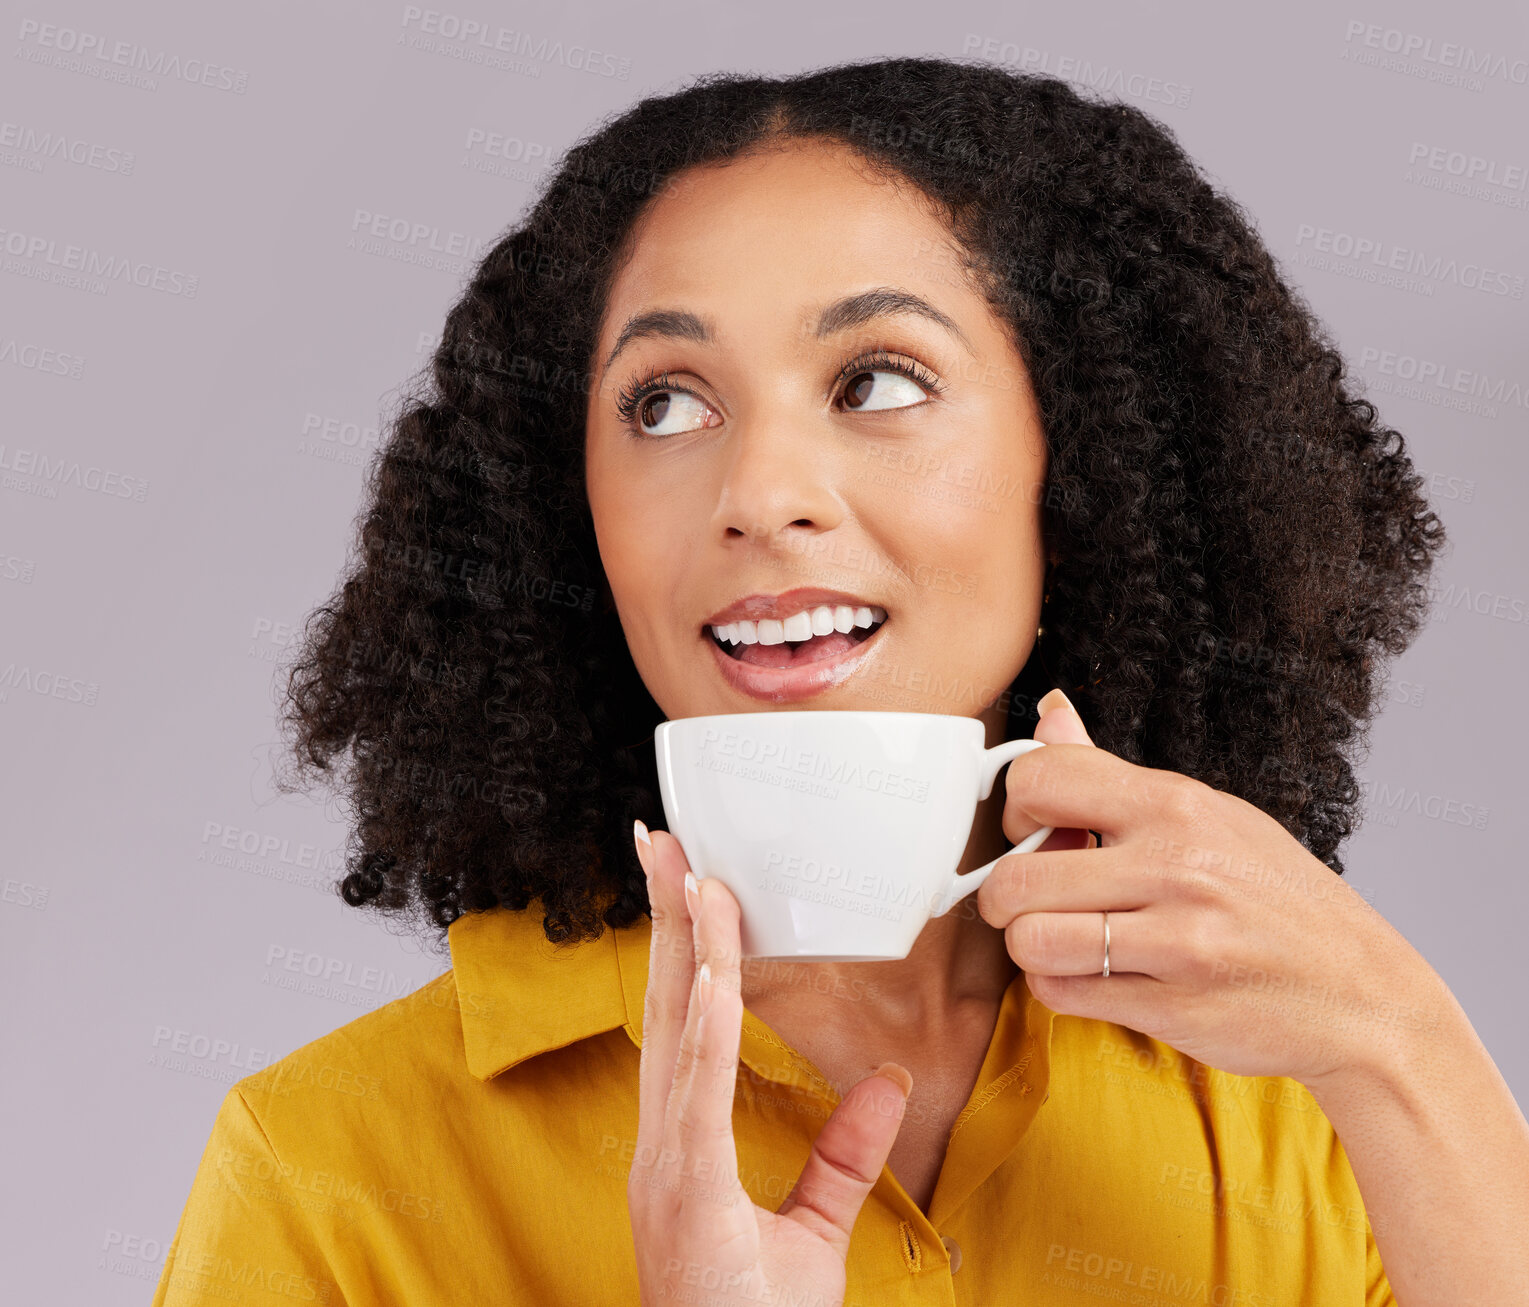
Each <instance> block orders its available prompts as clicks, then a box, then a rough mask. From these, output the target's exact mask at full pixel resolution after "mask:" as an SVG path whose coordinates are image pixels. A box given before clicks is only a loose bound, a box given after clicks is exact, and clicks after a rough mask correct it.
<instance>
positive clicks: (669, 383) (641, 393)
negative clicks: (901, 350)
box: [616, 349, 945, 440]
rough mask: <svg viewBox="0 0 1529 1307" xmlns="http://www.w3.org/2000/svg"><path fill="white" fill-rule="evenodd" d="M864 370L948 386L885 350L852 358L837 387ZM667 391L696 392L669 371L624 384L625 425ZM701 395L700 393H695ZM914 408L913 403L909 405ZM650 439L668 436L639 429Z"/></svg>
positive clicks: (620, 404) (934, 387) (620, 412)
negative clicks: (640, 408)
mask: <svg viewBox="0 0 1529 1307" xmlns="http://www.w3.org/2000/svg"><path fill="white" fill-rule="evenodd" d="M862 372H895V373H896V374H897V375H898V376H901V377H907V378H908V380H909V381H912V382H914V383H915V384H916V385H919V386H922V387H923V388H924V389H925V390H927V391H929V393H930V394H932V395H938V394H940V393H941V392H942V391H943V390H944V389H945V387H944V386H943V385H942V384H941V382H940V380H939V378H937V377H935V376H934V375H933V374H932V373H931V372H929V371H928V369H926V368H924V367H922V366H920V365H919V364H918V363H915V362H914V361H913V360H912V359H905V358H899V357H898V356H896V355H893V354H891V353H888V352H887V351H886V350H884V349H874V350H867V351H866V352H865V353H862V354H857V355H855V357H854V358H852V359H850V360H849V362H848V363H846V364H845V365H844V366H843V367H842V368H840V369H839V375H838V376H837V377H835V378H834V385H835V387H838V386H840V385H842V384H843V383H844V382H846V381H848V380H849V379H850V378H851V377H854V376H858V375H859V374H860V373H862ZM665 391H679V392H681V393H683V394H687V395H692V394H695V392H694V391H691V390H687V389H686V388H685V387H684V386H679V385H676V384H675V383H674V380H673V377H672V376H671V374H670V373H668V372H663V371H658V370H654V371H652V372H649V373H648V374H647V375H646V376H642V377H639V378H637V379H636V380H635V381H632V382H629V383H628V384H627V385H626V386H624V387H622V390H621V393H620V394H619V395H617V397H616V415H617V416H618V417H619V418H620V419H621V422H622V424H623V425H624V426H627V427H630V428H631V429H632V430H634V431H639V428H638V425H637V408H638V406H639V405H640V404H641V403H642V402H643V400H645V399H647V398H648V396H649V395H658V394H662V393H664V392H665ZM696 398H698V399H699V398H700V396H696ZM910 407H911V406H910ZM639 434H642V435H644V438H645V439H648V440H664V439H667V437H665V436H648V435H646V433H643V432H640V431H639Z"/></svg>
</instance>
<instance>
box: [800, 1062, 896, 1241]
mask: <svg viewBox="0 0 1529 1307" xmlns="http://www.w3.org/2000/svg"><path fill="white" fill-rule="evenodd" d="M889 1065H891V1064H884V1065H883V1067H882V1069H881V1070H879V1071H878V1072H877V1073H876V1074H875V1075H872V1076H867V1077H866V1078H865V1079H864V1080H862V1081H860V1083H859V1084H857V1085H856V1086H855V1087H854V1088H853V1089H851V1090H850V1091H849V1093H847V1094H846V1095H845V1096H844V1098H843V1099H842V1100H841V1101H840V1102H839V1105H838V1106H837V1107H836V1108H834V1111H833V1115H832V1116H830V1117H829V1118H828V1120H827V1121H825V1122H824V1123H823V1128H822V1129H821V1130H820V1131H819V1132H818V1137H817V1138H816V1139H815V1140H814V1141H813V1144H812V1152H811V1154H810V1155H809V1156H808V1158H807V1164H806V1165H805V1166H804V1167H803V1168H802V1173H801V1175H800V1176H798V1177H797V1181H796V1184H795V1185H794V1186H792V1189H791V1192H790V1193H789V1194H787V1195H786V1200H785V1201H784V1202H783V1203H782V1204H781V1205H780V1207H779V1208H777V1209H776V1214H777V1215H780V1216H786V1215H789V1216H790V1217H791V1219H792V1220H794V1221H797V1222H798V1223H799V1224H801V1225H804V1226H806V1227H807V1228H808V1229H810V1230H812V1231H814V1232H815V1233H816V1234H817V1235H818V1236H819V1237H820V1238H821V1239H823V1240H824V1241H825V1242H826V1243H828V1244H829V1246H830V1247H832V1248H833V1249H834V1250H835V1251H836V1252H837V1253H838V1254H839V1255H840V1256H841V1257H843V1256H847V1255H848V1253H849V1238H850V1233H851V1232H852V1231H853V1230H854V1228H855V1218H856V1217H857V1216H858V1215H859V1214H860V1208H861V1206H862V1205H863V1204H864V1203H865V1198H866V1195H867V1194H869V1193H870V1192H871V1190H872V1189H873V1188H874V1187H875V1185H876V1181H877V1180H878V1179H879V1178H880V1176H881V1171H882V1168H883V1167H884V1166H886V1164H887V1158H888V1157H889V1156H890V1155H891V1152H892V1144H893V1142H894V1141H895V1140H896V1139H897V1131H898V1127H899V1126H901V1125H902V1120H903V1110H904V1108H905V1107H906V1106H907V1092H906V1089H905V1087H904V1081H903V1080H901V1079H898V1077H897V1073H898V1072H901V1074H902V1076H903V1077H905V1078H906V1083H907V1085H909V1086H911V1084H912V1079H913V1078H912V1076H910V1075H909V1074H908V1072H907V1071H906V1070H904V1069H903V1068H901V1067H895V1069H894V1070H892V1072H891V1073H890V1074H889V1073H888V1070H887V1067H888V1066H889Z"/></svg>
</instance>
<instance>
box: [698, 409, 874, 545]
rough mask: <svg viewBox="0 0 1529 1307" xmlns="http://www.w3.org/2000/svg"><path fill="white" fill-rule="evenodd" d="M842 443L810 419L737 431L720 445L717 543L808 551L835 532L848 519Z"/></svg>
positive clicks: (758, 424)
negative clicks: (747, 543) (838, 447)
mask: <svg viewBox="0 0 1529 1307" xmlns="http://www.w3.org/2000/svg"><path fill="white" fill-rule="evenodd" d="M838 438H839V437H837V436H836V435H835V434H834V433H832V432H825V431H823V430H821V429H820V428H817V427H816V426H815V424H814V423H813V422H812V421H811V420H810V419H806V420H798V421H796V422H791V421H782V420H779V419H776V420H765V421H760V420H755V421H753V422H750V423H747V424H740V425H737V426H735V427H734V429H733V430H732V432H730V433H729V435H728V438H727V440H726V441H724V442H723V455H722V457H723V460H724V462H723V469H722V480H721V485H720V487H719V489H718V493H717V507H716V512H715V514H714V516H713V529H714V536H715V538H718V539H721V540H723V541H726V542H736V541H738V540H740V539H742V540H746V541H747V540H752V541H754V542H755V543H757V544H759V545H761V546H763V547H765V548H776V549H778V548H783V547H784V548H790V547H793V546H795V547H798V548H804V547H808V545H809V544H810V541H811V540H812V539H814V538H815V537H818V536H820V535H822V534H823V533H824V532H827V531H831V530H833V528H834V527H836V526H838V525H839V523H840V522H842V521H843V520H844V517H845V508H844V504H843V501H842V500H841V498H840V496H839V494H838V487H839V486H840V485H841V484H842V480H843V473H844V468H843V466H842V458H841V456H840V455H839V453H838V451H837V450H836V448H835V446H834V443H833V442H834V441H835V440H836V439H838Z"/></svg>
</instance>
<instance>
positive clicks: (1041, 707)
mask: <svg viewBox="0 0 1529 1307" xmlns="http://www.w3.org/2000/svg"><path fill="white" fill-rule="evenodd" d="M1052 695H1056V699H1055V700H1053V699H1052V698H1051V696H1052ZM1063 705H1065V706H1066V707H1068V708H1072V711H1073V713H1074V714H1075V715H1076V713H1077V711H1078V710H1077V709H1076V708H1073V707H1072V700H1071V699H1069V698H1068V697H1067V696H1066V695H1065V694H1063V693H1062V691H1061V689H1060V687H1058V688H1057V689H1054V690H1047V691H1046V693H1045V694H1043V695H1042V696H1041V701H1040V702H1039V703H1038V704H1036V705H1035V710H1036V713H1037V715H1038V716H1041V717H1044V716H1045V715H1046V714H1047V713H1048V712H1050V711H1051V710H1052V709H1053V708H1060V707H1062V706H1063Z"/></svg>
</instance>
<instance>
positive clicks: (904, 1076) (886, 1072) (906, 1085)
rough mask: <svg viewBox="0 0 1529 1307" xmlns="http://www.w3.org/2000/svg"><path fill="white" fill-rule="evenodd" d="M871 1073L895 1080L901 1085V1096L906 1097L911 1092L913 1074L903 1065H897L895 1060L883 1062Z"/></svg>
mask: <svg viewBox="0 0 1529 1307" xmlns="http://www.w3.org/2000/svg"><path fill="white" fill-rule="evenodd" d="M871 1074H872V1075H878V1076H886V1078H887V1079H888V1080H893V1081H896V1082H897V1083H898V1084H899V1085H901V1086H902V1090H903V1097H904V1098H906V1097H907V1096H908V1095H909V1094H911V1093H912V1092H913V1075H912V1073H911V1072H910V1071H909V1070H908V1068H907V1067H905V1066H898V1064H897V1063H896V1062H883V1063H882V1064H881V1065H880V1066H879V1067H877V1068H876V1070H875V1071H873V1072H872V1073H871Z"/></svg>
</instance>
